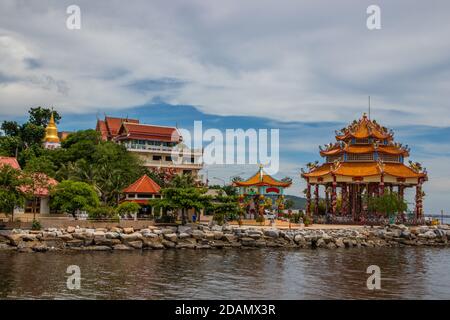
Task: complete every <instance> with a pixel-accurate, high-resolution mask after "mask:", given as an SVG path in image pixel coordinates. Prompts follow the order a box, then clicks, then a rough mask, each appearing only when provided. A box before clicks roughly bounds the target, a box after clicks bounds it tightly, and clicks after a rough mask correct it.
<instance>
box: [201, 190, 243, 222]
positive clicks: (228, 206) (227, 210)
mask: <svg viewBox="0 0 450 320" xmlns="http://www.w3.org/2000/svg"><path fill="white" fill-rule="evenodd" d="M208 207H209V209H212V210H211V211H212V212H213V213H214V216H213V219H216V218H217V219H219V220H228V221H231V220H238V219H239V217H240V216H241V215H242V214H243V210H242V208H241V207H240V206H239V202H238V198H237V196H224V195H219V196H217V197H215V198H214V199H213V200H212V201H211V202H210V203H209V204H208ZM216 221H217V220H216Z"/></svg>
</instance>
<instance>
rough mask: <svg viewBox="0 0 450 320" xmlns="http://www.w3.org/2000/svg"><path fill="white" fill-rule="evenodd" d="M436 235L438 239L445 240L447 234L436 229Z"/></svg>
mask: <svg viewBox="0 0 450 320" xmlns="http://www.w3.org/2000/svg"><path fill="white" fill-rule="evenodd" d="M434 233H435V234H436V236H437V237H439V238H444V237H445V236H446V235H447V234H446V232H445V230H442V229H435V230H434Z"/></svg>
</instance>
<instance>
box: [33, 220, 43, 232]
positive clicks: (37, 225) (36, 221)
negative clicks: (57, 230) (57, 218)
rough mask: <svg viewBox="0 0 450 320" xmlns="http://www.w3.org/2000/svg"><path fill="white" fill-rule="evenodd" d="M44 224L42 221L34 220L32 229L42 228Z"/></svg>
mask: <svg viewBox="0 0 450 320" xmlns="http://www.w3.org/2000/svg"><path fill="white" fill-rule="evenodd" d="M41 229H42V226H41V223H40V222H39V221H38V220H33V223H32V224H31V230H41Z"/></svg>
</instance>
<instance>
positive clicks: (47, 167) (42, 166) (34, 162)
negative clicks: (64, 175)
mask: <svg viewBox="0 0 450 320" xmlns="http://www.w3.org/2000/svg"><path fill="white" fill-rule="evenodd" d="M55 170H56V166H55V164H54V163H53V161H52V160H51V159H50V158H49V157H48V156H41V157H33V158H31V159H30V160H29V161H27V163H26V165H25V168H24V171H25V172H28V173H33V172H34V173H37V172H39V173H44V174H46V175H47V176H49V177H52V178H53V177H55V175H56V171H55Z"/></svg>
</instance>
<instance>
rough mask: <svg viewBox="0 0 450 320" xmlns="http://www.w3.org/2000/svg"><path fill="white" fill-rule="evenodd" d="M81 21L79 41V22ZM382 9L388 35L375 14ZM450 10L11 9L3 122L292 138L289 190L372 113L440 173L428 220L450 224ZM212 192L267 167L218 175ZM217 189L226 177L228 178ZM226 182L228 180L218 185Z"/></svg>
mask: <svg viewBox="0 0 450 320" xmlns="http://www.w3.org/2000/svg"><path fill="white" fill-rule="evenodd" d="M72 4H76V5H78V6H79V7H80V9H81V29H80V30H69V29H68V28H67V27H66V20H67V18H68V17H69V14H67V13H66V9H67V7H68V6H69V5H72ZM371 4H377V5H378V6H379V7H380V9H381V29H379V30H369V29H368V28H367V26H366V19H367V17H368V14H367V13H366V9H367V7H368V6H369V5H371ZM449 11H450V2H448V1H445V0H442V1H433V2H426V1H374V0H371V1H365V0H354V1H345V0H342V1H323V0H317V1H299V0H295V1H294V0H292V1H290V0H281V1H266V0H259V1H256V0H255V1H254V0H246V1H235V0H227V1H221V2H215V1H205V0H203V1H195V0H191V1H182V0H171V1H155V0H151V1H148V0H147V1H144V0H142V1H141V0H131V1H127V2H124V1H117V0H110V1H106V0H99V1H95V2H94V1H80V0H78V1H74V0H71V1H64V0H55V1H44V0H42V1H31V0H30V1H24V0H2V1H1V2H0V120H5V119H16V120H19V121H23V120H25V119H26V113H27V110H28V109H29V108H30V107H32V106H38V105H42V106H53V107H55V108H56V109H57V110H58V111H59V112H60V113H61V114H62V116H63V120H62V122H61V124H60V129H61V130H77V129H85V128H92V127H94V126H95V121H96V117H97V116H99V117H102V116H103V115H104V114H105V113H106V114H109V115H117V116H126V115H128V116H129V117H136V118H139V119H140V120H141V122H145V123H152V124H161V125H178V126H179V127H184V128H188V129H189V128H192V126H193V122H194V121H195V120H201V121H203V123H204V127H205V128H218V129H220V130H225V129H227V128H232V129H233V128H243V129H246V128H255V129H259V128H269V129H270V128H275V129H279V130H280V172H279V173H278V174H277V175H276V176H277V177H279V178H282V177H284V176H290V177H292V178H293V180H294V185H293V187H292V188H290V189H289V190H288V193H291V194H297V195H301V190H303V188H304V182H303V181H301V180H300V178H299V171H300V168H301V167H304V165H305V163H306V162H309V161H314V160H320V159H319V155H318V146H319V145H323V144H325V143H329V142H331V141H333V139H334V130H336V129H340V128H342V127H343V126H345V125H346V124H348V123H350V122H351V121H353V120H354V119H358V118H360V117H361V115H362V113H363V112H366V111H367V105H368V103H367V97H368V96H369V95H370V96H371V107H372V108H371V117H372V119H376V120H377V121H378V122H380V123H382V124H383V125H386V126H388V127H390V128H392V129H393V130H394V131H395V134H396V135H395V137H396V140H398V141H399V142H402V143H404V144H408V145H409V146H410V147H411V159H412V160H414V161H419V162H422V163H423V164H424V166H425V167H427V169H428V172H429V182H427V183H426V185H425V192H426V193H427V196H426V198H425V210H426V211H428V212H433V213H437V212H439V211H440V210H441V209H444V210H445V211H446V212H450V204H449V203H448V201H447V198H448V195H449V193H450V168H449V167H448V163H449V160H450V143H449V140H450V139H449V138H450V112H449V111H450V105H449V103H450V102H449V101H450V90H448V88H449V85H450V60H449V57H450V41H448V40H446V39H447V38H448V34H450V19H448V13H449ZM207 170H208V177H209V178H210V181H211V182H212V183H218V184H220V183H221V182H222V180H221V179H224V180H225V181H229V179H230V177H232V176H233V175H241V176H244V177H246V176H249V175H250V174H252V173H253V172H254V171H256V170H257V168H256V166H214V167H210V168H207ZM213 177H217V178H218V179H215V178H213ZM214 179H215V181H214Z"/></svg>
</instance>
